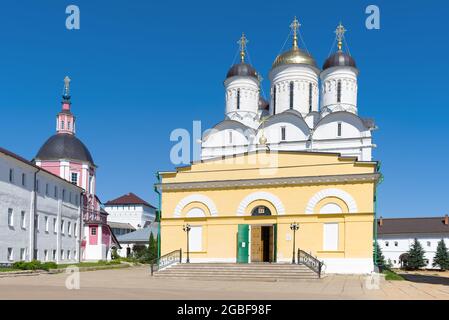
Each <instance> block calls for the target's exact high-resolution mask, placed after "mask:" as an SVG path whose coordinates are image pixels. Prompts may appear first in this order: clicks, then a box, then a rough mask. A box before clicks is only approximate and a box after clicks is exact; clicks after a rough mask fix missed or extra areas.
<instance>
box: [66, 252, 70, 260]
mask: <svg viewBox="0 0 449 320" xmlns="http://www.w3.org/2000/svg"><path fill="white" fill-rule="evenodd" d="M67 260H70V250H67Z"/></svg>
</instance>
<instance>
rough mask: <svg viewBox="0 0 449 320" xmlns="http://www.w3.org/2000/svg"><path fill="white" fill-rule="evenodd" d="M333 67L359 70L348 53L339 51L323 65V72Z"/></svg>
mask: <svg viewBox="0 0 449 320" xmlns="http://www.w3.org/2000/svg"><path fill="white" fill-rule="evenodd" d="M332 67H353V68H357V66H356V64H355V60H354V59H353V58H352V57H351V56H350V55H349V54H347V53H344V52H342V51H337V52H335V53H334V54H333V55H331V56H330V57H329V58H327V59H326V61H325V62H324V65H323V70H325V69H329V68H332Z"/></svg>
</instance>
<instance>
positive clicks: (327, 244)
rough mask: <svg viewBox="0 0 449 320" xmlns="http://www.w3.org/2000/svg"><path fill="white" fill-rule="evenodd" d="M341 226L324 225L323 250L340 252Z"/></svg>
mask: <svg viewBox="0 0 449 320" xmlns="http://www.w3.org/2000/svg"><path fill="white" fill-rule="evenodd" d="M339 229H340V228H339V224H338V222H332V223H323V250H324V251H338V246H339V233H340V230H339Z"/></svg>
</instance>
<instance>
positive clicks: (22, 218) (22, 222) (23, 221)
mask: <svg viewBox="0 0 449 320" xmlns="http://www.w3.org/2000/svg"><path fill="white" fill-rule="evenodd" d="M20 226H21V227H22V229H26V227H27V224H26V212H25V211H23V210H22V211H21V212H20Z"/></svg>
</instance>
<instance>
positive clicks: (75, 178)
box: [71, 172, 78, 185]
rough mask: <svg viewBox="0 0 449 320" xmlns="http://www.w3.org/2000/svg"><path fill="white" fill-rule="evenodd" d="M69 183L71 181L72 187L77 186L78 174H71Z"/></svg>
mask: <svg viewBox="0 0 449 320" xmlns="http://www.w3.org/2000/svg"><path fill="white" fill-rule="evenodd" d="M71 181H72V183H73V184H74V185H77V184H78V173H76V172H72V179H71Z"/></svg>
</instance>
